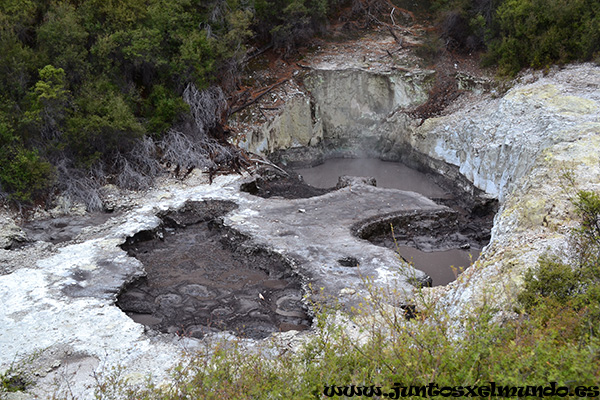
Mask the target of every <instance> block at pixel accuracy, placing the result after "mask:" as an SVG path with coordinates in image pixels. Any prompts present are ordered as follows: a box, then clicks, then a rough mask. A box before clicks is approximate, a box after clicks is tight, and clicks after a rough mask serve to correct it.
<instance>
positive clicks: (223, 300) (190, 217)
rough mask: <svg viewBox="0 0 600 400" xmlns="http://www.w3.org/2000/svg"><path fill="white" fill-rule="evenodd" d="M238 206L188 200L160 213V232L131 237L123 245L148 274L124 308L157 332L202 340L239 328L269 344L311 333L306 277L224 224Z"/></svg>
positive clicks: (132, 287) (124, 299)
mask: <svg viewBox="0 0 600 400" xmlns="http://www.w3.org/2000/svg"><path fill="white" fill-rule="evenodd" d="M235 208H237V206H236V205H235V203H233V202H228V201H217V200H212V201H203V202H188V203H186V204H185V205H184V207H183V208H181V209H180V210H178V211H170V212H167V213H164V214H163V215H159V217H160V218H161V219H162V221H163V223H162V225H161V226H160V228H159V229H158V230H156V231H153V232H148V231H145V232H140V233H138V234H136V235H135V236H133V237H130V238H129V239H128V240H127V242H126V243H125V244H124V245H123V246H122V247H123V249H124V250H126V251H127V253H128V254H129V255H130V256H132V257H136V258H137V259H139V260H140V261H141V262H142V263H143V264H144V267H145V270H146V273H147V275H146V276H145V277H144V278H142V279H139V280H137V281H135V282H133V283H131V284H129V285H128V286H127V287H126V288H125V289H124V290H123V291H122V293H121V294H120V295H119V297H118V300H117V305H118V306H119V307H120V308H121V309H122V310H123V311H125V312H126V313H127V314H128V315H129V316H130V317H131V318H132V319H133V320H134V321H136V322H138V323H141V324H144V325H146V326H147V327H149V328H151V329H154V330H157V331H161V332H167V333H175V334H178V335H183V336H189V337H196V338H202V337H204V336H205V335H206V334H208V333H212V332H218V331H231V332H233V333H235V334H237V335H239V336H241V337H247V338H252V339H262V338H265V337H267V336H269V335H270V334H271V333H273V332H279V331H288V330H305V329H308V328H309V327H310V323H311V321H310V317H309V316H308V314H307V309H306V308H305V306H304V305H303V303H302V298H303V293H304V292H303V289H302V286H301V282H300V278H299V277H298V276H297V275H296V274H295V273H294V272H293V271H292V270H291V268H290V266H289V265H288V263H287V262H286V260H285V259H284V258H283V257H281V256H280V255H278V254H274V253H271V252H269V251H268V250H265V249H263V248H260V247H256V246H254V245H253V244H252V243H250V241H249V240H248V239H247V238H245V237H243V236H241V235H240V234H238V233H236V232H234V231H232V230H227V229H226V228H224V227H223V225H222V224H221V222H220V220H219V218H220V217H222V216H224V215H225V214H227V213H228V212H230V211H232V210H233V209H235Z"/></svg>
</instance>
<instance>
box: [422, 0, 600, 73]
mask: <svg viewBox="0 0 600 400" xmlns="http://www.w3.org/2000/svg"><path fill="white" fill-rule="evenodd" d="M434 9H435V10H437V12H438V15H439V18H440V28H441V35H442V37H443V38H444V39H445V40H446V44H447V46H448V47H449V48H451V49H462V50H468V51H472V50H476V49H478V48H482V47H486V48H487V50H488V52H487V55H486V57H485V62H486V63H487V64H489V65H498V66H499V67H500V70H501V72H502V73H505V74H509V75H512V74H515V73H516V72H518V71H520V70H521V69H522V68H526V67H534V68H545V67H548V66H550V65H552V64H563V63H567V62H571V61H577V60H583V61H586V60H591V59H593V58H594V57H597V56H598V55H599V54H600V53H599V52H600V1H599V0H560V1H558V0H436V1H435V2H434Z"/></svg>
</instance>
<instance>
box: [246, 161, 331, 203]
mask: <svg viewBox="0 0 600 400" xmlns="http://www.w3.org/2000/svg"><path fill="white" fill-rule="evenodd" d="M240 190H241V191H242V192H246V193H250V194H252V195H254V196H259V197H262V198H264V199H268V198H271V197H281V198H284V199H307V198H310V197H315V196H321V195H323V194H325V193H329V192H331V191H332V190H334V189H333V188H318V187H314V186H311V185H309V184H307V183H306V182H304V181H303V180H302V177H301V176H299V175H298V174H297V173H296V172H294V171H293V170H288V171H279V170H277V169H275V168H271V167H261V168H259V169H258V170H257V171H256V173H255V174H254V176H253V178H251V179H250V180H248V181H247V182H244V183H243V184H242V185H241V186H240Z"/></svg>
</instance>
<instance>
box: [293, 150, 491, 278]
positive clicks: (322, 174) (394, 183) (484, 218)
mask: <svg viewBox="0 0 600 400" xmlns="http://www.w3.org/2000/svg"><path fill="white" fill-rule="evenodd" d="M295 172H296V173H298V174H300V175H301V176H302V178H303V181H304V182H305V183H306V184H308V185H310V186H313V187H315V188H318V189H321V190H327V188H329V190H331V188H333V187H335V186H336V184H337V182H338V179H339V177H340V176H342V175H350V176H361V177H372V178H375V181H376V184H377V186H379V187H385V188H393V189H399V190H406V191H413V192H416V193H419V194H422V195H423V196H425V197H428V198H430V199H432V200H434V201H436V202H437V203H440V204H444V205H447V206H449V207H451V208H452V209H453V211H452V212H450V213H442V214H439V213H436V214H419V215H410V216H402V217H395V218H391V219H390V218H383V219H380V220H378V221H376V222H374V223H373V224H372V225H369V226H368V227H367V226H365V227H362V228H360V229H357V232H356V233H357V235H358V236H359V237H360V238H362V239H365V240H368V241H370V242H371V243H373V244H376V245H380V246H384V247H388V248H390V249H392V250H396V251H397V252H398V253H399V254H400V256H401V257H402V258H403V259H404V260H405V261H407V262H411V263H412V264H413V265H414V266H415V267H416V268H417V269H420V270H421V271H423V272H425V273H427V274H428V275H429V276H430V277H431V278H432V284H433V285H434V286H437V285H446V284H448V283H449V282H452V281H453V280H455V279H456V277H457V276H458V275H459V274H460V273H461V272H462V271H463V270H464V269H466V268H467V267H468V266H469V265H471V263H473V262H474V261H475V260H477V258H478V257H479V254H480V253H481V249H482V248H483V247H484V246H485V245H486V244H487V243H488V242H489V238H490V236H489V232H490V230H491V227H492V223H493V215H494V214H495V211H496V207H497V206H496V202H495V201H490V202H489V203H487V204H478V205H474V204H468V203H469V201H468V200H467V201H465V199H464V198H463V199H460V200H457V197H459V196H461V197H462V196H464V195H465V194H464V193H456V189H454V193H453V188H451V187H449V186H448V184H446V185H444V187H442V186H440V185H438V183H436V182H435V181H434V179H433V176H432V175H431V174H425V173H422V172H420V171H418V170H416V169H413V168H410V167H408V166H406V165H404V164H403V163H400V162H390V161H382V160H379V159H372V158H368V159H360V158H359V159H357V158H330V159H327V160H325V162H323V163H322V164H319V165H317V166H314V167H310V168H298V169H296V170H295ZM467 197H469V196H467ZM392 227H393V228H392Z"/></svg>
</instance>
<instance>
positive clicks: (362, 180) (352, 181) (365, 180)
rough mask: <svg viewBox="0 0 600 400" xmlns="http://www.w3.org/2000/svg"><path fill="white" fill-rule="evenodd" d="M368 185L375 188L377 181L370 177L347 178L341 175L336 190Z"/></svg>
mask: <svg viewBox="0 0 600 400" xmlns="http://www.w3.org/2000/svg"><path fill="white" fill-rule="evenodd" d="M357 185H369V186H377V181H376V180H375V178H373V177H371V176H348V175H342V176H340V177H339V178H338V182H337V185H335V188H336V189H341V188H344V187H346V186H350V187H352V186H357Z"/></svg>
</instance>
